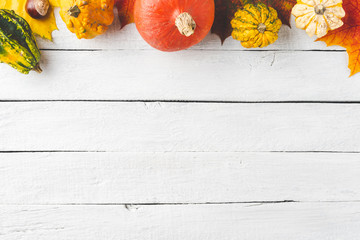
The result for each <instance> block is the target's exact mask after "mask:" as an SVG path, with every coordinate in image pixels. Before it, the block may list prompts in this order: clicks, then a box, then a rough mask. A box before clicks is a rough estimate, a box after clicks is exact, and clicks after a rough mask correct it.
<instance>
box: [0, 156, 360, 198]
mask: <svg viewBox="0 0 360 240" xmlns="http://www.w3.org/2000/svg"><path fill="white" fill-rule="evenodd" d="M359 159H360V154H320V153H21V154H20V153H19V154H0V182H1V186H2V187H1V188H0V204H67V203H76V204H82V203H91V204H96V203H107V204H108V203H205V202H208V203H209V202H211V203H216V202H218V203H219V202H250V201H283V200H295V201H359V200H360V186H359V182H360V174H359V173H360V161H359Z"/></svg>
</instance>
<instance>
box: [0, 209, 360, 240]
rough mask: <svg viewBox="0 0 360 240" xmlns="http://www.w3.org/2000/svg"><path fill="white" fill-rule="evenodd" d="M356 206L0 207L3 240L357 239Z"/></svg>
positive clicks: (357, 212)
mask: <svg viewBox="0 0 360 240" xmlns="http://www.w3.org/2000/svg"><path fill="white" fill-rule="evenodd" d="M359 212H360V203H301V204H300V203H287V204H234V205H175V206H164V205H162V206H127V207H125V206H123V205H118V206H0V236H1V239H2V240H14V239H22V240H33V239H36V240H73V239H87V240H99V239H104V240H105V239H106V240H112V239H114V240H115V239H119V238H120V239H127V240H138V239H148V240H152V239H153V240H168V239H173V240H182V239H187V240H198V239H206V240H219V239H222V240H237V239H239V238H241V239H244V240H263V239H276V240H288V239H289V237H291V239H293V240H304V239H305V240H318V239H328V240H342V239H343V240H357V239H358V236H359V224H360V214H359Z"/></svg>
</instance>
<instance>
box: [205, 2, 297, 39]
mask: <svg viewBox="0 0 360 240" xmlns="http://www.w3.org/2000/svg"><path fill="white" fill-rule="evenodd" d="M260 2H262V3H264V4H266V5H267V6H270V7H273V8H274V9H276V11H277V12H278V15H279V18H280V19H281V21H282V22H283V23H284V24H286V25H288V26H290V23H289V19H290V15H291V10H292V8H293V6H294V5H295V4H296V0H215V21H214V25H213V27H212V29H211V32H212V33H215V34H217V35H218V36H219V37H220V39H221V42H222V43H223V42H224V41H225V39H226V38H227V37H229V36H230V35H231V32H232V28H231V24H230V22H231V20H232V19H233V18H234V14H235V12H236V11H237V10H238V9H240V8H243V6H244V5H246V4H248V3H252V4H257V3H260Z"/></svg>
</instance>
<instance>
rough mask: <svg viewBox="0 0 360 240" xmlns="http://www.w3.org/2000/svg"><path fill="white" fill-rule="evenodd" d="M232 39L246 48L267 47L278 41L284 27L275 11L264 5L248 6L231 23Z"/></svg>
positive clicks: (240, 10)
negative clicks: (279, 33) (281, 28)
mask: <svg viewBox="0 0 360 240" xmlns="http://www.w3.org/2000/svg"><path fill="white" fill-rule="evenodd" d="M231 25H232V28H233V32H232V37H233V38H234V39H236V40H239V41H240V42H241V45H243V47H246V48H256V47H260V48H262V47H266V46H268V45H269V44H272V43H274V42H275V41H276V40H277V39H278V32H279V30H280V27H281V25H282V23H281V20H280V19H279V18H278V14H277V12H276V10H275V9H273V8H272V7H268V6H266V5H265V4H263V3H259V4H257V5H253V4H247V5H245V6H244V9H239V10H238V11H237V12H236V13H235V17H234V19H233V20H232V21H231Z"/></svg>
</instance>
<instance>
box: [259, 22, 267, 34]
mask: <svg viewBox="0 0 360 240" xmlns="http://www.w3.org/2000/svg"><path fill="white" fill-rule="evenodd" d="M257 29H258V31H259V32H260V33H264V32H265V31H266V25H265V24H264V23H260V24H259V25H258V28H257Z"/></svg>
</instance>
